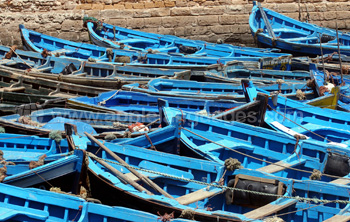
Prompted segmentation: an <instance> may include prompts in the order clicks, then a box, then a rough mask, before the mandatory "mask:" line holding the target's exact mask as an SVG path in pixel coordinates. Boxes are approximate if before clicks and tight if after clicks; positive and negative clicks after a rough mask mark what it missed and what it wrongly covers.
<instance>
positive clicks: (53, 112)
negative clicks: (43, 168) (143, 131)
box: [0, 108, 159, 136]
mask: <svg viewBox="0 0 350 222" xmlns="http://www.w3.org/2000/svg"><path fill="white" fill-rule="evenodd" d="M57 117H61V118H64V119H57V120H62V121H60V122H61V125H62V124H64V123H65V122H67V121H66V120H67V119H70V120H74V121H76V122H75V124H76V125H77V126H78V131H79V128H82V127H81V126H80V125H82V124H81V123H77V121H79V122H83V123H86V124H89V125H90V126H91V128H90V129H88V128H86V127H85V128H84V130H85V131H87V132H91V131H92V129H93V130H95V131H96V133H99V134H103V133H104V132H113V133H117V132H119V133H120V134H123V133H124V131H125V130H126V129H128V127H129V126H130V125H132V124H135V123H137V122H140V123H143V124H144V125H147V128H148V129H149V130H152V128H154V127H157V126H158V125H159V123H158V121H157V120H158V118H159V117H158V115H154V116H140V115H139V116H137V115H129V114H127V115H124V114H111V113H97V112H89V111H84V110H74V109H66V108H51V109H43V110H38V111H34V112H32V113H31V114H30V115H27V116H26V117H21V116H20V115H19V114H13V115H8V116H2V117H0V125H1V126H2V127H4V129H5V131H6V132H16V133H25V134H28V133H32V134H38V133H39V132H40V134H41V135H45V134H46V135H48V134H49V132H50V131H51V129H55V130H60V129H62V126H60V127H58V126H57V121H56V122H53V121H52V120H53V119H55V118H57ZM25 119H27V121H24V120H25ZM157 124H158V125H157ZM80 131H81V132H82V133H84V131H83V129H82V130H80ZM45 132H46V133H45ZM136 135H137V134H135V135H132V136H136Z"/></svg>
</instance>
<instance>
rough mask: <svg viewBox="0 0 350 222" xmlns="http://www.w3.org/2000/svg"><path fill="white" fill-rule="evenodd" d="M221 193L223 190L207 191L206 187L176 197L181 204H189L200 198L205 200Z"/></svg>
mask: <svg viewBox="0 0 350 222" xmlns="http://www.w3.org/2000/svg"><path fill="white" fill-rule="evenodd" d="M220 193H222V192H211V191H207V190H206V188H205V189H200V190H197V191H195V192H192V193H189V194H186V195H183V196H181V197H178V198H176V200H177V201H178V202H179V203H180V204H183V205H188V204H191V203H194V202H197V201H199V200H203V199H205V198H209V197H212V196H215V195H217V194H220Z"/></svg>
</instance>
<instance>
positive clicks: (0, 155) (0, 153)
mask: <svg viewBox="0 0 350 222" xmlns="http://www.w3.org/2000/svg"><path fill="white" fill-rule="evenodd" d="M0 164H2V165H4V166H6V165H16V164H15V163H14V162H11V161H6V160H5V158H4V152H3V151H2V150H0Z"/></svg>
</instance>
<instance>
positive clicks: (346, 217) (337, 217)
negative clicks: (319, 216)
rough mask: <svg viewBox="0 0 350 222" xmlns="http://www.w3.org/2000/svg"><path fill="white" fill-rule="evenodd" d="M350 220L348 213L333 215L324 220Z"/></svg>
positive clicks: (332, 221)
mask: <svg viewBox="0 0 350 222" xmlns="http://www.w3.org/2000/svg"><path fill="white" fill-rule="evenodd" d="M347 221H350V215H335V216H333V217H331V218H329V219H327V220H325V221H324V222H347Z"/></svg>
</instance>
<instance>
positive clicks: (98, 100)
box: [68, 91, 245, 115]
mask: <svg viewBox="0 0 350 222" xmlns="http://www.w3.org/2000/svg"><path fill="white" fill-rule="evenodd" d="M158 98H163V99H166V100H168V102H169V104H170V106H171V107H178V108H181V109H183V110H187V111H192V112H199V111H203V112H206V113H207V114H213V113H214V112H215V111H224V110H227V109H231V108H233V107H236V106H240V105H243V104H245V103H244V102H237V101H235V100H203V99H193V100H191V101H189V100H188V98H182V97H170V96H155V95H148V94H145V93H139V92H128V91H111V92H106V93H101V94H100V95H99V96H98V97H92V98H90V97H78V98H73V99H69V100H68V106H69V107H72V108H78V107H79V108H84V109H93V110H100V111H109V112H116V113H123V112H124V113H125V112H126V113H133V114H138V115H139V114H142V115H147V114H157V113H158V103H157V102H158Z"/></svg>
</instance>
